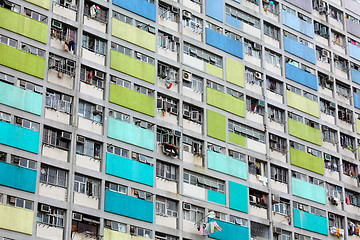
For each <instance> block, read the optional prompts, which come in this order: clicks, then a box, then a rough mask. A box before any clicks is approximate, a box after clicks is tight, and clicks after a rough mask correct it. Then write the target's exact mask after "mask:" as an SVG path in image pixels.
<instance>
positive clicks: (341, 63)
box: [334, 54, 349, 73]
mask: <svg viewBox="0 0 360 240" xmlns="http://www.w3.org/2000/svg"><path fill="white" fill-rule="evenodd" d="M334 66H335V68H337V69H339V70H341V71H343V72H346V73H347V72H348V71H349V68H348V61H347V60H346V59H344V58H341V57H340V56H339V55H336V54H334Z"/></svg>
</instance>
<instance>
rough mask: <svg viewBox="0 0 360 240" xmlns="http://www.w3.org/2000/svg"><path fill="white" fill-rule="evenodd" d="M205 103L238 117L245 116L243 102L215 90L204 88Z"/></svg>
mask: <svg viewBox="0 0 360 240" xmlns="http://www.w3.org/2000/svg"><path fill="white" fill-rule="evenodd" d="M206 103H207V104H209V105H211V106H214V107H217V108H220V109H223V110H225V111H227V112H230V113H232V114H235V115H238V116H240V117H244V116H245V112H244V108H245V104H244V101H243V100H240V99H238V98H235V97H233V96H230V95H229V94H226V93H223V92H220V91H217V90H215V89H212V88H206Z"/></svg>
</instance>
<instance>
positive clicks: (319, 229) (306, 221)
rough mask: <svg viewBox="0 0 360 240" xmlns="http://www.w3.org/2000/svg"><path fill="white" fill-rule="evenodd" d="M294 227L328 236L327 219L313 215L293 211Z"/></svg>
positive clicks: (296, 210) (297, 210)
mask: <svg viewBox="0 0 360 240" xmlns="http://www.w3.org/2000/svg"><path fill="white" fill-rule="evenodd" d="M293 216H294V226H295V227H297V228H301V229H305V230H308V231H311V232H316V233H320V234H323V235H325V236H327V235H328V224H327V218H324V217H320V216H317V215H315V214H312V213H308V212H304V211H300V210H299V209H295V208H294V209H293Z"/></svg>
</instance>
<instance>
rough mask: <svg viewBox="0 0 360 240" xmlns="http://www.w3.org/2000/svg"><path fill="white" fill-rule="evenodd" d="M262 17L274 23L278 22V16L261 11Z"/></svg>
mask: <svg viewBox="0 0 360 240" xmlns="http://www.w3.org/2000/svg"><path fill="white" fill-rule="evenodd" d="M263 15H264V16H266V17H268V18H271V19H272V20H274V21H275V22H279V16H278V15H275V14H273V13H272V12H269V11H266V12H265V11H263Z"/></svg>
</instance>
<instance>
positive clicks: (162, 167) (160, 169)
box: [156, 161, 177, 181]
mask: <svg viewBox="0 0 360 240" xmlns="http://www.w3.org/2000/svg"><path fill="white" fill-rule="evenodd" d="M176 168H177V167H176V166H175V165H171V164H168V163H165V162H160V161H156V176H157V177H159V178H163V179H166V180H169V181H177V173H176Z"/></svg>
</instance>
